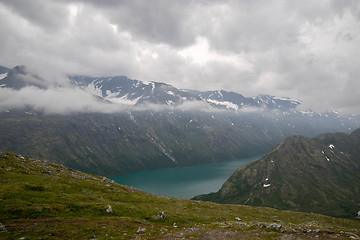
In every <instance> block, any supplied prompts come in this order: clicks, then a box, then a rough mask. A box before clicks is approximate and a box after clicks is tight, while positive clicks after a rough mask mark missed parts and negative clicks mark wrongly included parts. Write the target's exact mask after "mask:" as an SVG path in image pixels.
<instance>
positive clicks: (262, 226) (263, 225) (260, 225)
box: [255, 223, 266, 228]
mask: <svg viewBox="0 0 360 240" xmlns="http://www.w3.org/2000/svg"><path fill="white" fill-rule="evenodd" d="M255 225H256V226H258V227H259V228H266V225H265V224H263V223H257V224H255Z"/></svg>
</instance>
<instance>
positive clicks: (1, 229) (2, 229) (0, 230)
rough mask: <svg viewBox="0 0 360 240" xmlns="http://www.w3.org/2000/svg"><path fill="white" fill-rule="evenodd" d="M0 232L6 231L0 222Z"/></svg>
mask: <svg viewBox="0 0 360 240" xmlns="http://www.w3.org/2000/svg"><path fill="white" fill-rule="evenodd" d="M0 232H7V229H6V227H5V226H4V225H2V224H1V223H0Z"/></svg>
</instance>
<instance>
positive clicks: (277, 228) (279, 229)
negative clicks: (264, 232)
mask: <svg viewBox="0 0 360 240" xmlns="http://www.w3.org/2000/svg"><path fill="white" fill-rule="evenodd" d="M267 228H268V229H272V230H275V231H277V232H281V233H283V232H284V229H283V227H282V226H281V225H280V224H277V223H272V224H270V225H269V226H268V227H267Z"/></svg>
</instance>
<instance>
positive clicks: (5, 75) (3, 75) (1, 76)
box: [0, 73, 8, 80]
mask: <svg viewBox="0 0 360 240" xmlns="http://www.w3.org/2000/svg"><path fill="white" fill-rule="evenodd" d="M7 75H8V74H7V73H3V74H0V80H3V79H4V78H6V77H7Z"/></svg>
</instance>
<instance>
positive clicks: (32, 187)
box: [0, 152, 360, 239]
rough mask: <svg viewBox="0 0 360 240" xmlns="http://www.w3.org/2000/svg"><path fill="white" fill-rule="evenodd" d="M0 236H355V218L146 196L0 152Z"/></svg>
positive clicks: (153, 237) (103, 178)
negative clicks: (339, 217) (338, 217)
mask: <svg viewBox="0 0 360 240" xmlns="http://www.w3.org/2000/svg"><path fill="white" fill-rule="evenodd" d="M0 182H1V184H0V238H1V239H50V238H51V239H183V238H184V239H310V238H317V239H349V237H351V238H352V239H356V238H357V237H358V235H359V228H360V223H359V221H356V220H349V219H337V218H332V217H328V216H323V215H316V214H307V213H298V212H289V211H279V210H275V209H271V208H263V207H248V206H236V205H219V204H215V203H209V202H199V201H191V200H186V199H175V198H168V197H165V196H157V195H152V194H149V193H146V192H142V191H139V190H137V189H134V188H132V187H128V186H122V185H119V184H116V183H115V182H114V181H112V180H110V179H107V178H105V177H100V176H95V175H89V174H85V173H82V172H79V171H75V170H73V169H71V168H67V167H63V166H61V165H57V164H52V163H49V162H46V161H42V160H38V159H32V158H30V157H27V156H21V155H14V154H12V153H8V152H0Z"/></svg>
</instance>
